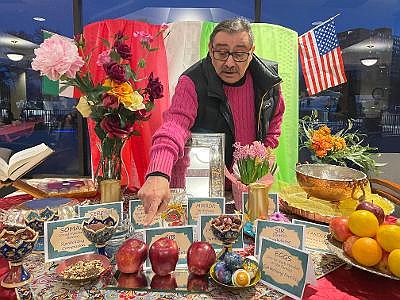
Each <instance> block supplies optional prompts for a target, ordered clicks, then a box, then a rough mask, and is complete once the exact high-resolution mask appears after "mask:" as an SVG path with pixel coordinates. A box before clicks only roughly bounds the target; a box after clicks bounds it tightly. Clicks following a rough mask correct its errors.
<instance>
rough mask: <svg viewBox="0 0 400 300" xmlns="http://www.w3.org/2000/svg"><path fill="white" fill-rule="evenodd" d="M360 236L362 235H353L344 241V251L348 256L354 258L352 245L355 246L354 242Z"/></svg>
mask: <svg viewBox="0 0 400 300" xmlns="http://www.w3.org/2000/svg"><path fill="white" fill-rule="evenodd" d="M359 238H360V237H358V236H356V235H352V236H350V237H348V238H347V239H346V240H345V241H344V243H343V245H342V246H343V250H344V253H346V254H347V256H349V257H351V258H353V252H351V247H353V244H354V242H355V241H357V240H358V239H359Z"/></svg>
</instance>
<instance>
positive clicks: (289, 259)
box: [258, 238, 316, 300]
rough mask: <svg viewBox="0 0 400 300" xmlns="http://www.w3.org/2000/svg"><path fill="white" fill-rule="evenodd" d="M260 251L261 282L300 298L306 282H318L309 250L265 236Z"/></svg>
mask: <svg viewBox="0 0 400 300" xmlns="http://www.w3.org/2000/svg"><path fill="white" fill-rule="evenodd" d="M258 251H259V253H260V258H259V265H260V271H261V282H262V283H264V284H266V285H267V286H269V287H272V288H274V289H276V290H278V291H280V292H282V293H284V294H285V295H288V296H290V297H292V298H294V299H299V300H300V299H301V298H302V297H303V292H304V288H305V286H306V284H307V283H311V284H313V285H315V284H316V279H315V274H314V269H313V266H312V259H311V257H310V256H309V254H308V253H307V252H304V251H302V250H299V249H296V248H293V247H290V246H287V245H284V244H281V243H277V242H275V241H272V240H270V239H265V238H262V239H261V243H260V247H259V250H258Z"/></svg>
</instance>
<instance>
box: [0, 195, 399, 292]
mask: <svg viewBox="0 0 400 300" xmlns="http://www.w3.org/2000/svg"><path fill="white" fill-rule="evenodd" d="M28 199H32V197H31V196H29V195H18V196H13V197H10V198H4V199H1V200H0V208H2V209H8V208H10V207H12V206H14V205H17V204H19V203H22V202H24V201H26V200H28ZM41 259H42V258H41V256H37V255H36V254H32V255H31V256H30V257H29V259H28V260H27V263H26V264H25V266H26V267H27V268H28V269H29V270H31V271H32V270H33V273H34V276H36V277H35V279H34V281H33V283H34V284H33V285H32V286H34V287H36V288H37V287H38V285H41V286H44V287H45V289H44V291H41V292H40V293H38V294H36V298H35V299H52V298H51V297H50V298H49V295H50V294H48V293H49V291H58V292H57V295H56V294H52V295H53V296H54V298H53V299H156V298H159V299H160V298H162V299H176V300H180V299H211V298H213V299H215V298H217V299H238V300H239V299H269V300H272V299H279V298H281V297H282V295H281V294H279V293H277V292H273V291H271V290H267V289H266V288H264V287H263V286H262V285H261V284H259V285H257V287H256V288H252V289H249V290H248V291H246V292H231V291H223V290H221V289H220V288H218V287H214V288H211V294H209V295H206V294H175V293H154V292H152V293H144V292H133V291H127V292H123V293H120V292H118V291H108V290H107V291H106V292H104V291H103V293H102V292H101V290H102V289H101V286H99V285H96V286H93V287H91V288H90V289H85V288H82V289H81V290H80V291H79V292H76V291H75V292H74V293H69V292H70V290H69V289H68V286H67V285H65V286H63V287H60V286H59V283H57V278H55V277H54V273H52V272H48V271H46V270H44V268H43V267H42V265H41V262H42V261H41ZM7 268H8V265H7V262H6V261H4V260H0V274H4V273H5V272H6V270H7ZM35 270H40V271H39V273H35V272H36V271H35ZM35 274H36V275H35ZM0 276H1V275H0ZM399 283H400V282H399V281H395V280H390V279H386V278H384V277H380V276H378V275H374V274H371V273H368V272H365V271H361V270H359V269H356V268H348V267H347V266H342V267H339V268H338V269H336V270H335V271H332V272H331V273H329V274H328V275H326V276H324V277H322V278H320V279H319V280H318V285H317V286H310V285H308V286H307V287H306V289H305V291H304V297H303V298H304V299H313V300H314V299H324V300H329V299H335V300H337V299H365V300H369V299H385V300H386V299H390V300H391V299H400V284H399ZM100 285H101V283H100ZM17 293H18V297H19V299H30V298H29V295H30V294H29V290H28V289H18V291H17ZM24 293H25V294H26V295H25V296H24ZM88 293H89V294H88ZM40 295H42V298H40ZM69 295H70V296H69ZM56 296H57V297H56ZM68 297H70V298H68ZM85 297H86V298H85ZM0 299H17V296H16V292H15V290H14V289H4V288H0ZM287 299H289V298H287Z"/></svg>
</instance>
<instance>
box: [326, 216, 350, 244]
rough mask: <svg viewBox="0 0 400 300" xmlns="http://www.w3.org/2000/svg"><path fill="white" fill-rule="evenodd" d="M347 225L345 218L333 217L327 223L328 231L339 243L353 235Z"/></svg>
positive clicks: (347, 220) (347, 221)
mask: <svg viewBox="0 0 400 300" xmlns="http://www.w3.org/2000/svg"><path fill="white" fill-rule="evenodd" d="M348 223H349V219H348V218H347V217H334V218H333V219H332V220H331V221H330V222H329V231H330V233H331V234H332V236H333V237H334V238H335V239H336V240H338V241H339V242H344V241H345V240H347V238H349V237H350V236H352V235H353V234H352V233H351V231H350V229H349V225H348Z"/></svg>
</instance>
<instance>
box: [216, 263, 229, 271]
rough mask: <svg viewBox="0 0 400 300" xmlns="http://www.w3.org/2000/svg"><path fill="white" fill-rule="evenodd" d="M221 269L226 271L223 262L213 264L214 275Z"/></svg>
mask: <svg viewBox="0 0 400 300" xmlns="http://www.w3.org/2000/svg"><path fill="white" fill-rule="evenodd" d="M221 269H222V270H226V269H227V268H226V265H225V262H223V261H219V262H217V263H216V264H215V267H214V271H215V273H217V272H218V271H219V270H221Z"/></svg>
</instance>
